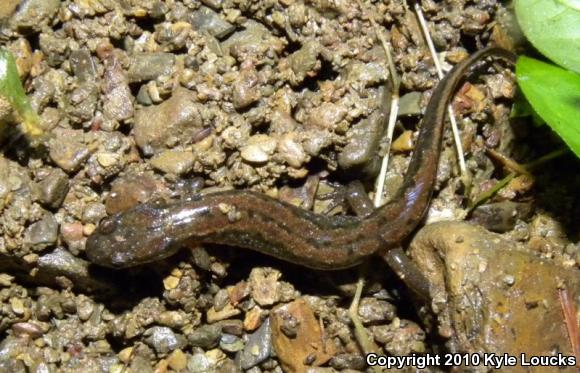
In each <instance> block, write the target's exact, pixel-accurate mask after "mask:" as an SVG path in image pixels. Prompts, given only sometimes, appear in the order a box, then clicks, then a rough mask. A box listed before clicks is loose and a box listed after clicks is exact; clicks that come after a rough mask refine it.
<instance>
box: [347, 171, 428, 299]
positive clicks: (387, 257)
mask: <svg viewBox="0 0 580 373" xmlns="http://www.w3.org/2000/svg"><path fill="white" fill-rule="evenodd" d="M340 193H342V195H343V200H344V201H346V203H347V204H348V206H349V207H350V209H351V210H352V211H354V213H355V214H356V215H357V216H359V217H366V216H368V215H370V214H371V213H372V212H373V210H374V207H373V203H372V202H371V200H370V198H369V196H368V195H367V193H366V192H365V190H364V187H363V185H362V183H361V182H359V181H354V182H352V183H350V184H348V185H347V186H346V187H344V189H343V191H342V192H340ZM383 259H384V261H385V262H387V264H388V265H389V267H391V269H392V270H393V271H394V272H395V273H396V274H397V276H399V278H400V279H401V280H402V281H403V282H404V283H405V285H407V287H409V289H411V290H413V291H414V292H415V293H417V295H419V296H420V297H421V298H423V299H425V300H428V299H429V282H428V281H427V279H426V278H425V276H423V274H422V273H421V272H420V271H419V269H418V268H417V266H416V265H415V263H413V262H412V261H411V260H410V259H409V258H408V256H407V254H405V252H404V251H403V249H402V248H400V247H397V248H394V249H391V250H389V251H387V252H386V253H385V254H384V255H383Z"/></svg>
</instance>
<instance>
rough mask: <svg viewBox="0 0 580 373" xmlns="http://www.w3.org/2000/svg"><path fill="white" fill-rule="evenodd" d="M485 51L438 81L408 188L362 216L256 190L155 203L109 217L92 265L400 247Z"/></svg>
mask: <svg viewBox="0 0 580 373" xmlns="http://www.w3.org/2000/svg"><path fill="white" fill-rule="evenodd" d="M487 56H495V57H502V58H505V59H508V60H510V61H513V60H514V56H513V55H512V54H511V53H510V52H507V51H505V50H503V49H499V48H488V49H484V50H481V51H479V52H477V53H475V54H474V55H472V56H471V57H469V58H468V59H466V60H465V61H463V62H461V63H459V64H458V65H457V66H455V67H454V68H453V70H451V72H450V73H449V74H447V76H446V77H445V78H444V79H443V80H442V81H441V82H440V83H439V84H438V86H437V88H436V89H435V91H434V92H433V95H432V98H431V100H430V102H429V104H428V106H427V110H426V112H425V117H424V119H423V124H422V126H421V130H420V132H419V135H418V139H417V144H416V146H415V151H414V153H413V156H412V158H411V161H410V164H409V168H408V170H407V174H406V176H405V179H404V182H403V185H402V186H401V188H400V189H399V191H398V193H397V194H396V196H395V197H394V198H393V200H392V201H390V202H389V203H387V204H386V205H384V206H382V207H380V208H378V209H376V210H375V211H374V212H373V213H371V214H369V215H367V216H365V217H352V216H332V217H331V216H324V215H317V214H314V213H313V212H310V211H306V210H302V209H300V208H298V207H295V206H292V205H290V204H287V203H284V202H281V201H278V200H275V199H273V198H270V197H267V196H265V195H263V194H260V193H255V192H252V191H225V192H219V193H213V194H208V195H204V196H203V197H199V198H197V199H196V200H190V201H186V202H174V203H170V204H168V203H164V202H159V201H157V202H150V203H145V204H142V205H139V206H137V207H135V208H132V209H130V210H128V211H125V212H122V213H119V214H116V215H113V216H111V217H109V218H106V219H104V220H103V221H102V222H101V224H100V226H99V227H98V229H97V230H96V231H95V232H94V233H93V234H92V235H91V236H90V237H89V239H88V241H87V250H86V252H87V256H88V258H89V260H90V261H91V262H93V263H95V264H98V265H102V266H106V267H113V268H124V267H132V266H136V265H139V264H144V263H149V262H153V261H156V260H159V259H162V258H165V257H168V256H170V255H173V254H174V253H175V252H176V251H177V250H178V249H179V248H180V247H181V246H183V244H184V243H190V242H194V243H219V244H226V245H230V246H236V247H244V248H248V249H252V250H256V251H259V252H262V253H264V254H267V255H271V256H274V257H277V258H279V259H282V260H286V261H289V262H292V263H296V264H300V265H303V266H305V267H309V268H315V269H322V270H336V269H342V268H348V267H352V266H355V265H357V264H359V263H361V262H362V261H363V259H365V258H367V257H368V256H370V255H373V254H380V255H384V254H385V253H386V252H387V251H388V250H390V249H393V248H395V247H397V246H398V245H399V244H400V242H401V241H402V240H403V239H404V238H405V237H407V236H408V235H410V234H411V232H412V231H413V230H414V229H415V228H416V226H417V225H418V224H419V222H420V221H421V219H422V218H423V215H424V214H425V211H426V210H427V207H428V205H429V201H430V199H431V194H432V191H433V184H434V182H435V177H436V173H437V164H438V161H439V153H440V150H441V141H442V136H443V127H444V121H445V112H446V106H447V104H448V102H449V100H450V99H451V97H452V95H453V93H454V91H455V89H456V88H457V85H458V84H459V82H460V81H461V79H462V78H463V76H464V75H465V73H466V72H467V71H468V69H469V68H470V67H471V66H472V65H473V64H474V63H476V62H478V61H480V60H482V59H483V58H485V57H487Z"/></svg>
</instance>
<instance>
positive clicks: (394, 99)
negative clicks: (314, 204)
mask: <svg viewBox="0 0 580 373" xmlns="http://www.w3.org/2000/svg"><path fill="white" fill-rule="evenodd" d="M370 21H371V24H372V25H373V28H374V29H375V33H376V35H377V37H378V38H379V40H380V42H381V44H382V46H383V49H384V50H385V54H386V55H387V62H388V64H389V72H390V78H391V80H392V82H393V84H392V86H393V90H392V92H391V111H390V112H389V122H388V125H387V141H388V144H387V146H386V149H385V155H384V157H383V160H382V162H381V171H380V172H379V175H378V176H377V180H376V182H375V198H374V201H373V204H374V205H375V207H379V206H381V205H382V204H383V190H384V189H385V178H386V176H387V169H388V166H389V154H390V153H391V144H392V143H393V132H394V131H395V124H396V122H397V116H398V114H399V86H400V80H399V76H398V75H397V70H396V69H395V64H394V62H393V56H392V55H391V47H390V44H389V42H387V40H386V39H385V36H384V35H383V33H382V32H381V30H380V29H379V27H378V26H377V24H376V22H375V20H374V18H373V17H372V16H371V17H370Z"/></svg>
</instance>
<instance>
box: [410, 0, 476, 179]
mask: <svg viewBox="0 0 580 373" xmlns="http://www.w3.org/2000/svg"><path fill="white" fill-rule="evenodd" d="M414 9H415V13H416V14H417V18H418V19H419V24H420V25H421V30H422V31H423V35H424V37H425V40H426V41H427V46H428V47H429V52H430V53H431V55H432V56H433V63H434V64H435V68H436V69H437V76H439V80H441V79H443V70H442V69H441V63H440V61H439V57H437V51H436V50H435V46H434V45H433V39H431V35H430V34H429V28H428V27H427V22H426V21H425V17H424V16H423V11H422V10H421V7H420V6H419V4H418V3H415V5H414ZM447 115H448V116H449V121H450V122H451V130H452V132H453V141H454V142H455V149H456V150H457V160H458V161H459V170H460V171H461V174H462V175H464V176H465V175H467V167H466V166H465V158H464V157H463V145H461V138H460V137H459V129H458V128H457V121H456V120H455V113H454V112H453V108H452V107H451V104H449V106H447Z"/></svg>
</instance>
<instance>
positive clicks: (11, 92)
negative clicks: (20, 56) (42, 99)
mask: <svg viewBox="0 0 580 373" xmlns="http://www.w3.org/2000/svg"><path fill="white" fill-rule="evenodd" d="M0 95H1V96H3V97H4V98H5V99H6V100H8V102H9V103H10V105H12V107H13V108H14V109H15V110H16V112H17V113H18V114H19V115H20V117H21V119H22V129H23V131H24V132H25V133H26V135H28V136H31V137H35V136H39V135H41V134H42V133H43V130H42V128H41V127H40V125H39V123H40V118H39V117H38V115H37V114H36V112H35V111H34V109H32V106H30V101H28V97H27V96H26V93H25V92H24V88H22V83H21V82H20V78H19V77H18V70H17V68H16V62H15V61H14V57H13V56H12V53H10V52H9V51H7V50H5V49H2V48H0Z"/></svg>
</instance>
